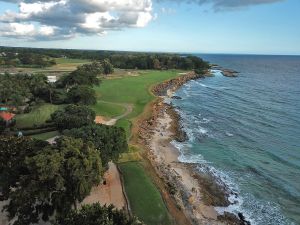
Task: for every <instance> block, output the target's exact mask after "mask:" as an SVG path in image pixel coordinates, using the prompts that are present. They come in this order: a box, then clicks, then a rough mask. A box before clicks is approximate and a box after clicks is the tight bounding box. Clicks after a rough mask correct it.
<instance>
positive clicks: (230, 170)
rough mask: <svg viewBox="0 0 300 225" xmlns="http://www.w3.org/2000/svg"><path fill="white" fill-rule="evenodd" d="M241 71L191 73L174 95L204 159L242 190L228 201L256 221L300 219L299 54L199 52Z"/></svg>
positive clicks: (193, 147) (192, 146)
mask: <svg viewBox="0 0 300 225" xmlns="http://www.w3.org/2000/svg"><path fill="white" fill-rule="evenodd" d="M199 56H200V57H202V58H204V59H205V60H207V61H209V62H211V63H216V64H218V65H220V66H222V67H225V68H229V69H234V70H237V71H239V72H240V74H239V77H237V78H226V77H224V76H222V75H221V74H220V73H219V72H218V71H215V76H214V77H211V78H206V79H201V80H196V81H191V82H189V83H187V84H186V85H184V86H183V87H182V88H181V89H179V90H178V91H177V93H176V95H178V96H180V97H182V99H181V100H175V99H174V100H172V103H173V104H174V105H175V106H176V107H177V108H178V110H179V112H180V114H181V116H182V124H183V126H184V129H185V130H186V132H187V134H188V136H189V140H188V141H186V142H185V143H174V145H175V146H177V147H178V148H179V149H180V151H181V153H182V154H181V156H180V160H182V161H185V162H197V163H199V169H200V170H209V171H210V172H211V173H213V174H214V175H215V176H216V177H217V178H218V179H220V180H222V182H224V183H225V184H226V185H228V187H229V188H230V189H232V190H233V191H234V192H237V193H238V196H237V197H235V198H232V202H234V201H235V204H232V205H231V206H230V207H228V208H217V209H218V210H219V211H220V212H222V211H224V210H227V211H233V212H238V211H242V212H243V213H244V214H245V216H246V218H247V219H248V220H250V221H251V223H252V224H257V225H267V224H272V225H277V224H278V225H285V224H300V57H298V56H254V55H253V56H252V55H199Z"/></svg>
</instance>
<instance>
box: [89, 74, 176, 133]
mask: <svg viewBox="0 0 300 225" xmlns="http://www.w3.org/2000/svg"><path fill="white" fill-rule="evenodd" d="M177 76H179V74H178V71H173V70H172V71H171V70H170V71H154V70H153V71H147V72H146V73H144V74H142V75H140V76H137V77H130V76H127V77H122V78H117V79H106V80H103V81H102V83H101V85H100V86H98V87H95V90H96V92H97V96H99V97H98V99H99V100H102V101H105V102H115V103H131V104H133V106H134V107H133V111H132V113H131V114H129V115H128V116H127V117H126V119H132V118H135V117H137V116H138V115H140V114H141V113H142V112H143V110H144V107H145V106H146V105H147V104H148V103H149V102H151V101H152V100H153V99H154V98H155V97H154V96H153V95H152V94H151V93H150V90H149V89H150V87H151V86H153V85H155V84H158V83H161V82H163V81H164V80H168V79H171V78H174V77H177ZM108 116H109V115H108ZM117 125H121V126H122V127H123V128H124V129H125V130H127V131H128V130H129V129H130V122H124V121H120V122H118V123H117Z"/></svg>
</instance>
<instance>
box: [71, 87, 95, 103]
mask: <svg viewBox="0 0 300 225" xmlns="http://www.w3.org/2000/svg"><path fill="white" fill-rule="evenodd" d="M68 99H69V101H70V102H72V103H76V104H77V103H80V104H83V105H94V104H96V102H97V100H96V92H95V90H94V89H93V88H91V87H89V86H87V85H79V86H75V87H73V88H71V90H70V91H69V92H68Z"/></svg>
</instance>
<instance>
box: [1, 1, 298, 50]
mask: <svg viewBox="0 0 300 225" xmlns="http://www.w3.org/2000/svg"><path fill="white" fill-rule="evenodd" d="M0 46H17V47H21V46H22V47H41V48H73V49H101V50H125V51H153V52H186V53H230V54H295V55H300V0H40V1H35V0H0Z"/></svg>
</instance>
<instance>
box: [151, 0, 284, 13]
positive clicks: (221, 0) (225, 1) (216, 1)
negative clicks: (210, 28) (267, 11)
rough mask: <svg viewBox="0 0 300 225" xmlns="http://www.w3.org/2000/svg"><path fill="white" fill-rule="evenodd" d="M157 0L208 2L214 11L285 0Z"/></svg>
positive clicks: (159, 0) (200, 3)
mask: <svg viewBox="0 0 300 225" xmlns="http://www.w3.org/2000/svg"><path fill="white" fill-rule="evenodd" d="M156 1H158V2H163V1H172V2H178V3H194V4H199V5H204V4H210V5H212V7H213V9H214V10H215V11H224V10H235V9H240V8H245V7H248V6H253V5H260V4H270V3H275V2H281V1H285V0H156Z"/></svg>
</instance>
